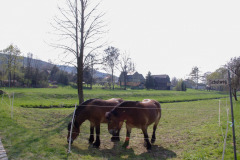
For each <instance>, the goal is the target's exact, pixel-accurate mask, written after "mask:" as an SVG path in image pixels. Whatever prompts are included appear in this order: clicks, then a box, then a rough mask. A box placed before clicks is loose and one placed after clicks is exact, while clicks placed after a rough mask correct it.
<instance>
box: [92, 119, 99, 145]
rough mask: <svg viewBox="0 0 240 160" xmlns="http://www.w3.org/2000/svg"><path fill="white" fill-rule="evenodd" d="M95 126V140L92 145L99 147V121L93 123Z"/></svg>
mask: <svg viewBox="0 0 240 160" xmlns="http://www.w3.org/2000/svg"><path fill="white" fill-rule="evenodd" d="M95 127H96V141H95V142H94V143H93V147H96V148H99V146H100V123H98V124H96V125H95Z"/></svg>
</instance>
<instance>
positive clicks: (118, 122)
mask: <svg viewBox="0 0 240 160" xmlns="http://www.w3.org/2000/svg"><path fill="white" fill-rule="evenodd" d="M106 118H107V119H108V130H109V133H111V134H114V133H116V132H117V131H118V130H119V129H120V128H121V126H122V123H123V122H124V121H125V122H126V127H127V135H126V140H125V143H124V145H123V146H124V147H127V146H128V145H129V139H130V133H131V129H132V128H140V129H142V132H143V134H144V140H145V142H146V144H147V149H148V150H150V149H151V143H154V142H155V140H156V136H155V132H156V129H157V125H158V123H159V120H160V118H161V106H160V104H159V103H158V102H157V101H155V100H150V99H146V100H143V101H142V102H138V101H125V102H122V103H121V104H119V105H117V106H116V107H115V108H114V109H113V110H111V111H110V112H107V113H106ZM152 123H154V126H153V134H152V139H151V143H150V142H149V139H148V133H147V128H148V126H149V125H151V124H152Z"/></svg>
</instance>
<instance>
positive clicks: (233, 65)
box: [227, 57, 240, 101]
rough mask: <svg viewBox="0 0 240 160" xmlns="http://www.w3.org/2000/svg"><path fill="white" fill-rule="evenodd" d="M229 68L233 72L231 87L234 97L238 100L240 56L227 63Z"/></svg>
mask: <svg viewBox="0 0 240 160" xmlns="http://www.w3.org/2000/svg"><path fill="white" fill-rule="evenodd" d="M227 68H228V69H229V70H230V71H231V72H232V73H233V75H232V80H231V83H232V85H231V86H232V87H231V89H232V94H233V96H234V99H235V100H236V101H237V100H238V99H237V91H238V90H239V88H240V57H234V58H231V60H230V62H228V64H227Z"/></svg>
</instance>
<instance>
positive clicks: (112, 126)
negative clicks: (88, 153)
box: [105, 110, 121, 135]
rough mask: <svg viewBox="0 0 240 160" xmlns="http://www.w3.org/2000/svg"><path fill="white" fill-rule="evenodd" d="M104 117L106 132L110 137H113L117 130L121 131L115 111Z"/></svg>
mask: <svg viewBox="0 0 240 160" xmlns="http://www.w3.org/2000/svg"><path fill="white" fill-rule="evenodd" d="M105 117H106V119H107V120H108V132H109V133H110V134H112V135H115V134H116V133H117V132H118V130H120V129H121V123H120V120H119V118H118V113H117V112H116V110H113V111H111V112H106V114H105Z"/></svg>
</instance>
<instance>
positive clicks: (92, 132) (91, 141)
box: [88, 123, 94, 143]
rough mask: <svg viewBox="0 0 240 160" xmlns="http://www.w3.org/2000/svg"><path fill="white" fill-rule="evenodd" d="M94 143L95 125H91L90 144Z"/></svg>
mask: <svg viewBox="0 0 240 160" xmlns="http://www.w3.org/2000/svg"><path fill="white" fill-rule="evenodd" d="M93 141H94V125H93V123H90V137H89V140H88V142H89V143H93Z"/></svg>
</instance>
